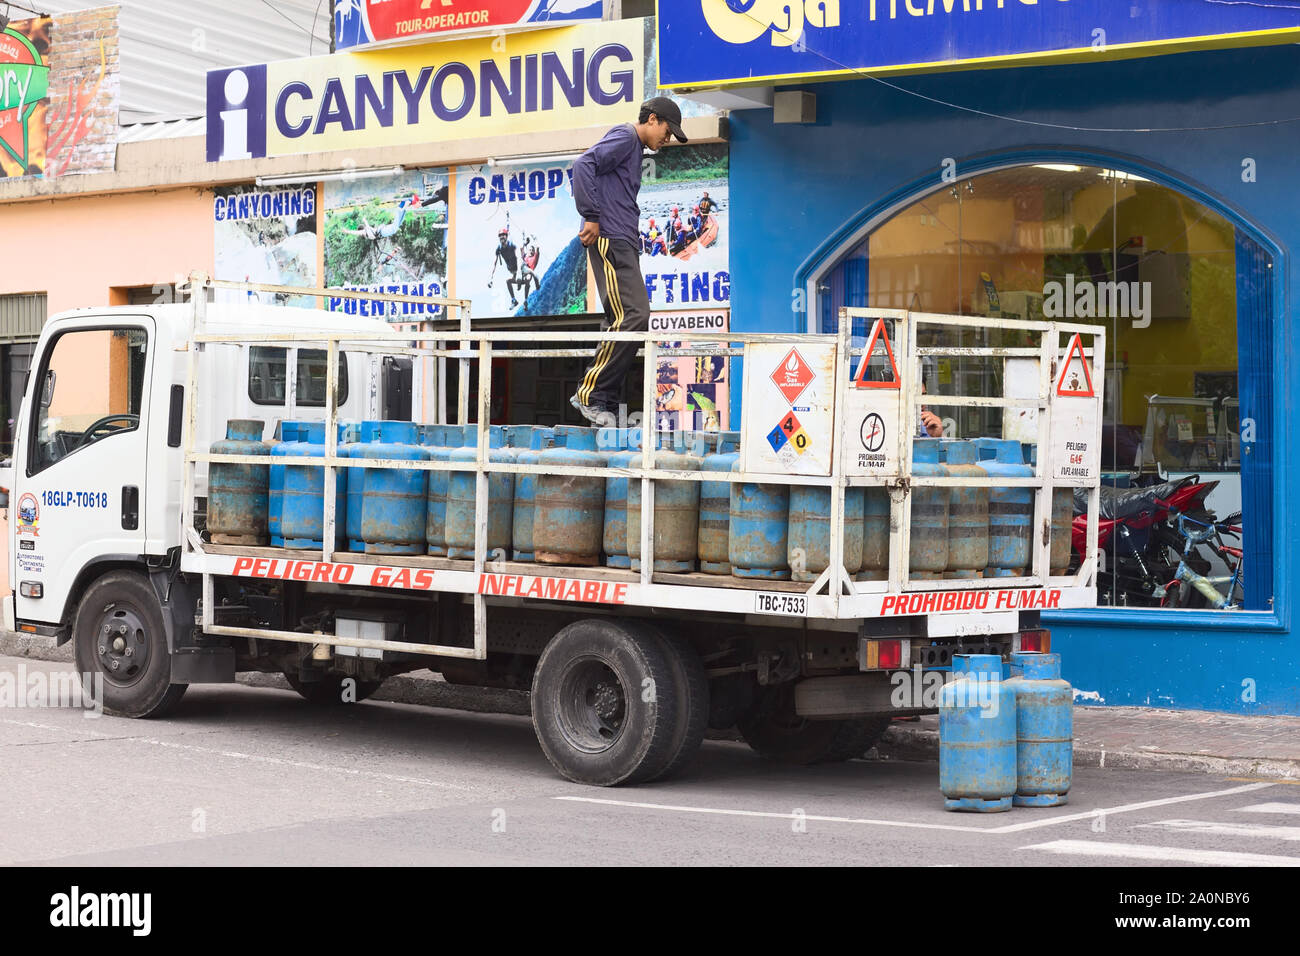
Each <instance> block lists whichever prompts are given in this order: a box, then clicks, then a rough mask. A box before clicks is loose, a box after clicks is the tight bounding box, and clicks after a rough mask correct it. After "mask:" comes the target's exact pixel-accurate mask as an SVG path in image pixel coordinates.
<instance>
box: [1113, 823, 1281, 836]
mask: <svg viewBox="0 0 1300 956" xmlns="http://www.w3.org/2000/svg"><path fill="white" fill-rule="evenodd" d="M1134 829H1135V830H1155V829H1164V830H1174V831H1177V832H1179V833H1204V834H1213V835H1215V836H1234V837H1268V838H1269V839H1270V840H1291V841H1300V827H1275V826H1271V825H1270V824H1267V823H1215V822H1213V821H1210V820H1160V821H1159V822H1157V823H1139V824H1138V825H1137V826H1136V827H1134Z"/></svg>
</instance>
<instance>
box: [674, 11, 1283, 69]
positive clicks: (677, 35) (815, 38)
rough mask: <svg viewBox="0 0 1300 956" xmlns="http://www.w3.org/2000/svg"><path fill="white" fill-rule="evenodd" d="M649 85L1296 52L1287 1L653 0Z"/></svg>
mask: <svg viewBox="0 0 1300 956" xmlns="http://www.w3.org/2000/svg"><path fill="white" fill-rule="evenodd" d="M658 10H659V49H660V51H661V52H662V54H663V55H662V56H661V58H660V64H659V84H660V85H662V86H664V87H669V88H678V89H692V88H698V87H704V86H719V85H722V86H725V85H729V84H742V83H771V82H772V81H774V80H783V81H797V80H802V79H810V78H819V77H820V78H831V77H845V76H853V75H855V74H857V73H860V72H863V71H869V72H872V73H908V72H911V73H923V72H932V71H934V70H936V69H943V68H953V67H958V66H986V65H991V64H1000V65H1020V66H1027V65H1030V64H1032V63H1050V62H1068V61H1070V60H1095V59H1098V58H1107V57H1130V56H1144V55H1153V54H1157V53H1177V52H1180V51H1182V50H1190V49H1196V48H1200V47H1215V46H1241V45H1249V44H1269V43H1295V42H1297V40H1300V8H1298V7H1296V6H1295V5H1294V4H1290V3H1188V2H1187V0H1144V2H1143V3H1141V4H1138V3H1116V2H1115V0H1069V2H1065V0H1037V2H1030V0H1006V2H1003V0H996V2H995V0H982V2H981V0H842V2H841V0H659V7H658Z"/></svg>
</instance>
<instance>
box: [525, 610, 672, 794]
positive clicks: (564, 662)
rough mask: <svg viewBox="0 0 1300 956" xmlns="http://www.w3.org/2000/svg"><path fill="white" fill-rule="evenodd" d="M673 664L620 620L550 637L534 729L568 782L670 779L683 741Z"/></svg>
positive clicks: (589, 623)
mask: <svg viewBox="0 0 1300 956" xmlns="http://www.w3.org/2000/svg"><path fill="white" fill-rule="evenodd" d="M667 658H668V655H667V654H666V652H665V647H664V644H663V642H662V641H661V640H660V639H658V638H656V637H654V636H653V635H650V634H649V633H647V632H646V631H644V630H642V629H641V628H640V627H637V626H636V625H629V624H626V623H624V622H621V621H618V620H612V619H604V618H592V619H589V620H584V621H575V622H574V623H572V624H570V625H568V626H567V627H565V628H563V629H562V630H561V631H560V632H559V633H558V634H556V635H555V637H553V638H551V641H550V643H549V644H547V645H546V649H545V650H544V651H543V652H542V657H541V660H539V661H538V662H537V671H536V673H535V674H534V675H533V688H532V710H533V729H534V730H535V731H536V733H537V741H538V743H539V744H541V747H542V752H543V753H545V754H546V759H547V760H549V761H550V762H551V766H553V767H554V768H555V769H556V770H557V771H559V773H560V775H561V776H563V777H565V778H567V779H569V780H572V781H574V782H575V783H586V784H594V785H596V786H600V787H612V786H617V785H618V784H623V783H640V782H642V781H644V780H647V779H649V778H650V777H652V776H654V775H656V774H658V773H661V772H663V770H664V769H665V768H666V767H667V766H668V764H669V763H670V762H671V761H672V758H673V757H674V755H675V753H676V751H677V749H679V748H680V746H681V737H682V734H681V732H680V729H679V726H678V722H677V694H676V690H675V686H674V685H675V681H674V677H673V668H672V665H671V664H670V663H669V661H668V659H667Z"/></svg>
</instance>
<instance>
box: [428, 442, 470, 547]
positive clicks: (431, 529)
mask: <svg viewBox="0 0 1300 956" xmlns="http://www.w3.org/2000/svg"><path fill="white" fill-rule="evenodd" d="M464 435H465V426H463V425H435V426H433V427H432V428H431V429H430V433H429V435H428V438H427V440H428V441H429V442H436V444H429V445H426V447H427V448H428V449H429V458H430V459H431V460H432V461H451V453H452V451H453V449H456V448H460V447H461V446H462V444H463V441H464ZM450 474H451V473H450V472H447V471H430V472H429V497H428V499H427V509H426V511H425V524H424V541H425V545H426V551H427V553H429V554H432V555H436V556H438V557H446V555H447V484H448V482H449V481H450V480H451V479H450V477H449V476H450Z"/></svg>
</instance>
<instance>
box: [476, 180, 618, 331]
mask: <svg viewBox="0 0 1300 956" xmlns="http://www.w3.org/2000/svg"><path fill="white" fill-rule="evenodd" d="M577 224H578V213H577V211H576V209H575V208H574V205H573V166H572V164H571V163H564V164H558V165H556V164H552V165H536V166H503V167H502V166H498V167H490V166H483V167H476V168H472V169H464V170H461V171H460V172H458V173H457V174H456V229H455V232H456V262H455V266H454V268H455V279H456V296H457V297H458V298H467V299H471V300H473V302H474V314H475V315H483V316H500V315H521V316H522V315H568V314H572V313H579V314H581V313H585V312H587V311H588V309H587V252H586V250H585V249H584V248H583V246H582V243H581V242H579V241H578V225H577ZM597 309H599V306H597Z"/></svg>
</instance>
